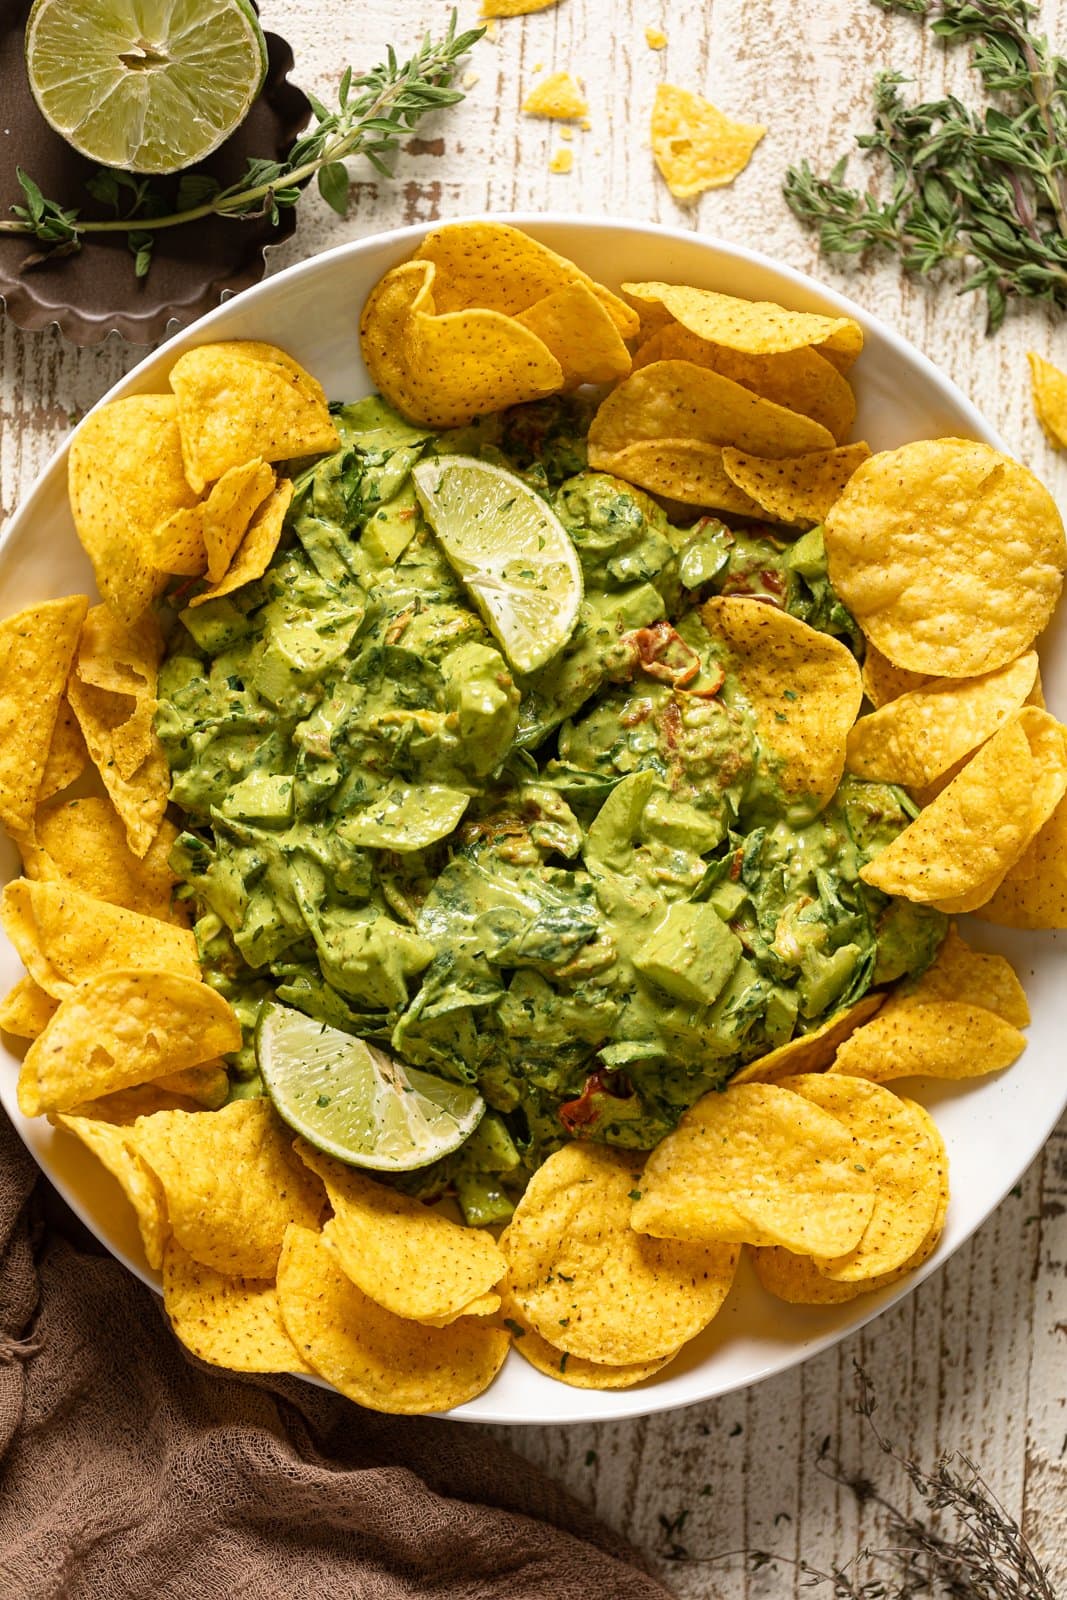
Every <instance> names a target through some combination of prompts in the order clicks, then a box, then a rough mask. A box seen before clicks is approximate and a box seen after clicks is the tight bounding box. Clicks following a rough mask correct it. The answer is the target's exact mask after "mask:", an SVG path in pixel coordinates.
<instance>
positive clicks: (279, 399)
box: [157, 339, 340, 521]
mask: <svg viewBox="0 0 1067 1600" xmlns="http://www.w3.org/2000/svg"><path fill="white" fill-rule="evenodd" d="M170 386H171V388H172V389H173V390H174V394H175V398H176V401H177V417H178V427H179V429H180V431H181V449H182V459H183V461H184V463H185V475H186V477H187V478H188V480H189V482H190V483H191V484H192V486H193V488H194V489H195V490H196V491H197V493H200V492H201V491H202V490H203V489H204V488H206V486H207V485H208V484H209V483H214V482H215V480H216V479H218V478H221V477H222V476H223V474H224V473H226V472H229V471H230V469H231V468H232V467H240V466H243V465H244V464H245V463H246V462H249V461H254V460H256V459H257V457H258V458H262V460H264V461H291V460H293V459H294V458H295V457H297V456H311V455H321V454H323V453H324V452H325V451H328V450H336V449H337V448H338V445H339V444H340V439H339V438H338V434H337V429H336V427H335V426H334V423H333V419H332V418H331V416H330V413H329V409H328V407H327V404H326V396H325V394H324V392H323V389H322V385H321V384H320V383H318V382H317V381H316V379H315V378H313V377H312V376H311V374H310V373H309V372H305V370H304V369H303V368H302V367H301V366H299V365H298V363H297V362H295V361H294V360H293V359H292V357H291V356H289V355H287V354H286V353H285V351H283V350H277V349H275V348H274V346H272V345H265V344H262V343H260V342H258V341H252V340H240V339H230V340H224V341H222V342H221V343H217V344H204V345H198V346H197V347H196V348H195V349H193V350H187V351H186V352H185V354H184V355H183V356H179V357H178V360H177V361H176V362H175V363H174V366H173V367H172V368H171V371H170ZM157 520H159V521H161V520H162V518H159V519H157Z"/></svg>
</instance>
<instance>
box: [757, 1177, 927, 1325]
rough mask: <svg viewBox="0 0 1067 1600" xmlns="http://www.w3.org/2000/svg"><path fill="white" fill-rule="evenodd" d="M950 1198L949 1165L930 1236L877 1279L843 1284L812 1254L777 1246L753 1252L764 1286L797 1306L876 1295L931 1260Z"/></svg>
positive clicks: (779, 1297) (836, 1303)
mask: <svg viewBox="0 0 1067 1600" xmlns="http://www.w3.org/2000/svg"><path fill="white" fill-rule="evenodd" d="M948 1201H949V1189H948V1177H947V1168H946V1170H945V1173H944V1174H943V1175H942V1189H941V1194H940V1197H939V1199H938V1207H937V1215H936V1216H935V1218H934V1222H933V1226H932V1227H931V1229H930V1231H929V1233H928V1234H927V1235H926V1238H925V1239H924V1240H923V1242H922V1244H921V1245H920V1246H919V1248H918V1249H917V1250H916V1252H915V1254H914V1255H913V1256H911V1257H910V1258H909V1259H908V1260H907V1261H905V1262H903V1264H902V1265H901V1266H899V1267H895V1268H894V1269H893V1271H892V1272H884V1273H882V1274H881V1275H880V1276H878V1277H877V1278H866V1279H864V1280H863V1281H862V1282H860V1283H841V1282H838V1281H837V1280H836V1279H834V1278H828V1277H826V1275H825V1273H822V1272H820V1271H819V1269H818V1267H817V1266H816V1265H815V1263H814V1261H813V1260H812V1259H811V1257H810V1256H797V1255H794V1254H793V1252H792V1251H791V1250H782V1249H781V1248H780V1247H775V1246H771V1247H770V1248H767V1249H763V1250H753V1251H752V1265H753V1267H754V1268H755V1270H756V1277H757V1278H758V1279H759V1281H760V1283H761V1284H762V1285H763V1287H764V1288H765V1289H767V1290H768V1291H769V1292H770V1293H771V1294H773V1295H776V1296H777V1298H778V1299H779V1300H786V1301H788V1302H789V1304H790V1305H795V1306H830V1305H841V1304H842V1303H843V1302H845V1301H847V1300H855V1299H856V1298H857V1296H859V1295H861V1294H873V1293H874V1291H875V1290H876V1289H888V1288H889V1287H890V1286H891V1285H892V1284H894V1283H899V1282H900V1280H901V1279H902V1278H906V1277H907V1276H908V1274H909V1273H910V1272H914V1271H915V1269H916V1268H917V1267H921V1266H922V1264H923V1262H924V1261H928V1260H929V1259H930V1257H931V1256H932V1255H933V1253H934V1251H935V1250H936V1249H937V1247H938V1245H939V1243H940V1242H941V1235H942V1233H943V1232H944V1231H945V1218H946V1217H947V1216H948Z"/></svg>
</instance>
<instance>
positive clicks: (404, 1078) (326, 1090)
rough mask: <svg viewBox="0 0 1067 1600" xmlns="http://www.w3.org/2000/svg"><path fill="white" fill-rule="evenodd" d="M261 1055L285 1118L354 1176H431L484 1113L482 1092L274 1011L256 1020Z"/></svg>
mask: <svg viewBox="0 0 1067 1600" xmlns="http://www.w3.org/2000/svg"><path fill="white" fill-rule="evenodd" d="M256 1055H257V1056H258V1058H259V1070H260V1072H261V1073H262V1074H263V1082H264V1083H265V1084H266V1086H267V1093H268V1094H269V1095H270V1097H271V1099H272V1100H273V1102H274V1108H275V1110H276V1111H277V1112H278V1115H279V1116H280V1117H282V1118H283V1119H284V1120H285V1121H286V1122H287V1123H288V1124H289V1126H290V1127H291V1128H295V1129H296V1131H297V1133H302V1134H303V1135H304V1138H305V1139H306V1140H307V1141H308V1143H309V1144H313V1145H314V1146H315V1147H316V1149H318V1150H324V1151H325V1152H326V1154H327V1155H331V1156H336V1157H337V1158H338V1160H340V1161H348V1162H350V1163H351V1165H352V1166H354V1167H371V1168H373V1170H374V1171H375V1172H411V1171H412V1170H413V1169H414V1168H416V1167H427V1166H429V1164H430V1162H431V1161H436V1160H437V1159H438V1157H439V1156H447V1155H449V1154H450V1153H451V1152H452V1151H453V1150H458V1149H459V1147H460V1145H461V1144H462V1143H463V1142H464V1140H465V1139H468V1138H469V1137H470V1135H471V1134H472V1133H473V1132H474V1130H475V1128H476V1127H477V1126H478V1123H479V1122H480V1121H481V1117H482V1112H483V1111H484V1110H485V1101H484V1100H483V1099H482V1097H481V1095H480V1094H479V1093H478V1092H477V1090H476V1089H472V1088H470V1087H469V1086H468V1085H466V1084H461V1083H448V1082H447V1081H446V1080H445V1079H444V1078H435V1077H432V1076H431V1075H430V1073H428V1072H419V1071H417V1070H416V1068H414V1067H407V1066H402V1065H401V1063H400V1062H399V1061H393V1060H391V1059H390V1057H389V1056H387V1055H385V1053H384V1052H383V1051H381V1050H376V1049H375V1048H374V1046H373V1045H370V1044H366V1043H365V1042H364V1041H363V1040H362V1039H354V1038H353V1037H352V1035H351V1034H350V1033H342V1032H341V1031H340V1030H339V1029H337V1028H328V1027H327V1026H326V1024H325V1023H322V1022H316V1021H315V1019H314V1018H313V1017H306V1016H305V1015H304V1013H303V1012H302V1011H294V1010H293V1009H292V1007H291V1006H281V1005H278V1004H276V1003H275V1002H273V1001H267V1002H266V1003H265V1004H264V1005H263V1007H262V1008H261V1010H260V1013H259V1020H258V1022H257V1023H256Z"/></svg>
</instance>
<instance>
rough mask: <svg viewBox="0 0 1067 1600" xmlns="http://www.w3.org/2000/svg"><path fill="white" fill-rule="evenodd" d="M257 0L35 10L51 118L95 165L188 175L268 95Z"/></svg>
mask: <svg viewBox="0 0 1067 1600" xmlns="http://www.w3.org/2000/svg"><path fill="white" fill-rule="evenodd" d="M266 71H267V46H266V43H265V41H264V38H263V32H262V29H261V28H260V26H259V21H258V19H257V17H256V14H255V12H254V11H253V9H252V7H251V6H250V5H249V4H248V0H182V3H181V4H180V5H174V4H149V5H146V4H144V0H35V4H34V7H33V9H32V11H31V12H30V19H29V22H28V23H27V24H26V72H27V75H28V77H29V80H30V88H31V89H32V90H33V97H34V99H35V100H36V101H37V104H38V107H39V108H40V111H41V115H42V116H43V117H44V118H45V120H46V121H48V122H50V123H51V124H52V127H53V128H55V130H56V132H57V133H59V134H62V136H63V138H64V139H66V141H67V143H68V144H72V145H73V146H74V148H75V150H78V151H80V153H81V154H82V155H83V156H88V157H89V158H90V160H92V161H99V162H101V163H102V165H104V166H106V167H119V168H121V169H122V170H123V171H126V172H153V173H161V172H178V171H179V170H180V169H181V168H182V167H189V166H192V164H193V162H194V161H201V160H202V159H203V158H204V156H207V155H210V154H211V152H212V150H214V149H216V148H217V147H218V146H219V145H220V144H221V143H222V141H223V139H225V138H226V137H227V135H228V134H231V133H232V132H233V130H234V128H236V127H237V125H238V123H240V122H242V121H243V120H244V118H245V117H246V116H247V114H248V111H249V108H250V107H251V105H252V102H253V100H254V99H255V98H256V96H257V95H258V93H259V91H260V89H261V88H262V86H263V79H264V77H265V76H266Z"/></svg>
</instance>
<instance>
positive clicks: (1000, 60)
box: [784, 0, 1067, 333]
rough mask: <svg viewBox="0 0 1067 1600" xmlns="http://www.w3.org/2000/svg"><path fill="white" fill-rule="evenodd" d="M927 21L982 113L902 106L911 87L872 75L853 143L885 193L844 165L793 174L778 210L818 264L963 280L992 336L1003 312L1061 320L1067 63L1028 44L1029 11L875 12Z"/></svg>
mask: <svg viewBox="0 0 1067 1600" xmlns="http://www.w3.org/2000/svg"><path fill="white" fill-rule="evenodd" d="M876 3H877V4H878V5H881V6H882V8H883V9H884V10H887V11H895V12H902V13H904V12H906V13H911V14H912V15H915V16H918V17H920V18H922V19H924V20H925V21H927V22H929V23H930V25H931V29H932V31H933V33H934V34H935V35H936V36H937V37H938V38H939V39H942V40H943V41H944V42H945V43H946V44H950V43H954V42H966V43H969V44H970V45H971V46H972V54H971V65H972V67H973V68H974V70H975V72H976V73H977V75H978V78H979V80H980V82H981V85H982V89H983V91H984V104H983V105H982V106H981V107H980V108H977V109H975V108H973V107H971V106H968V105H965V104H964V103H963V102H962V101H961V100H959V99H957V98H956V97H955V96H949V97H947V98H945V99H943V100H931V101H923V102H920V103H917V104H909V103H908V101H907V100H906V99H905V97H904V95H903V94H902V93H901V86H902V85H903V84H905V83H906V82H907V81H908V80H907V79H906V78H905V77H904V76H903V75H902V74H900V73H898V72H883V73H880V74H879V75H878V77H877V79H876V80H875V85H874V127H873V129H872V130H871V132H870V133H866V134H863V135H861V136H860V137H859V138H858V139H857V141H856V142H857V144H858V145H859V147H860V149H862V150H866V151H871V152H873V153H875V155H876V156H878V155H880V156H881V157H882V158H883V166H882V177H883V180H884V181H883V183H882V187H881V191H880V192H879V193H875V192H872V191H870V190H867V189H853V188H851V187H850V186H849V184H848V183H847V182H846V172H847V165H848V157H847V156H844V157H842V159H841V160H840V161H839V162H838V163H837V165H836V166H835V167H834V168H833V169H832V171H831V172H830V173H829V175H828V176H827V177H825V178H820V177H818V176H817V175H816V173H814V172H813V171H812V169H811V166H810V165H809V163H808V162H807V161H803V162H801V164H800V165H799V166H797V167H790V168H789V170H788V172H787V174H786V179H785V185H784V192H785V198H786V200H787V202H788V204H789V206H790V207H791V209H792V210H793V211H794V212H795V213H796V215H797V216H798V217H800V218H801V220H802V221H804V222H807V223H809V224H810V225H811V226H812V227H815V228H817V229H818V231H819V246H820V249H822V250H823V252H824V253H826V254H844V255H858V254H860V253H862V252H863V251H866V250H870V249H881V250H887V251H889V252H891V253H892V254H894V255H896V256H897V257H899V259H900V262H901V265H902V266H903V268H904V270H905V272H912V273H919V274H923V275H925V274H928V273H931V272H934V271H936V270H938V269H940V268H949V269H956V271H958V272H960V273H961V274H965V276H964V281H963V282H962V284H961V285H960V288H959V293H961V294H966V293H968V292H969V291H971V290H976V289H977V290H981V291H982V292H984V294H985V297H986V307H987V320H986V327H987V331H988V332H990V333H992V332H994V331H995V330H996V329H997V328H999V327H1000V324H1001V323H1002V322H1003V320H1004V314H1005V312H1006V310H1007V307H1008V303H1009V301H1011V300H1043V301H1045V302H1046V303H1047V304H1048V305H1049V306H1051V307H1054V308H1055V309H1056V310H1057V311H1062V310H1064V309H1065V308H1067V60H1065V59H1064V57H1062V56H1060V55H1057V54H1056V53H1055V52H1054V51H1053V50H1052V49H1051V48H1050V46H1049V43H1048V40H1047V39H1045V38H1044V37H1043V36H1041V35H1038V34H1036V33H1034V31H1033V30H1032V27H1031V22H1032V20H1033V18H1034V16H1035V14H1036V11H1037V7H1036V5H1034V4H1032V3H1031V0H876Z"/></svg>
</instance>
